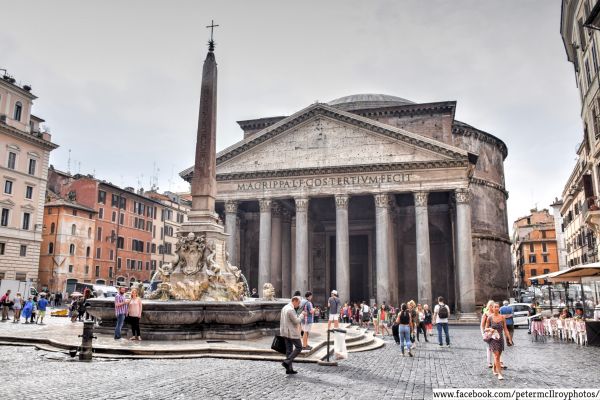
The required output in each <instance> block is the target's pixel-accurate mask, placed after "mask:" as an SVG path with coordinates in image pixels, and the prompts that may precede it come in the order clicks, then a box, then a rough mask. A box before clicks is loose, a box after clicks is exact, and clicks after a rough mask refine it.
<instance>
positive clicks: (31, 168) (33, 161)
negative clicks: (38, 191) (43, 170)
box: [28, 158, 37, 175]
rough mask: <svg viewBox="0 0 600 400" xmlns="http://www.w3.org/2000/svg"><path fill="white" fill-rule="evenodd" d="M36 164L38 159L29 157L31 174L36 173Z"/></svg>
mask: <svg viewBox="0 0 600 400" xmlns="http://www.w3.org/2000/svg"><path fill="white" fill-rule="evenodd" d="M36 164H37V161H36V160H34V159H33V158H30V159H29V170H28V173H29V175H35V165H36Z"/></svg>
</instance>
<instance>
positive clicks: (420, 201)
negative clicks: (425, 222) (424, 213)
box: [413, 192, 429, 207]
mask: <svg viewBox="0 0 600 400" xmlns="http://www.w3.org/2000/svg"><path fill="white" fill-rule="evenodd" d="M413 194H414V196H415V207H427V198H428V197H429V192H414V193H413Z"/></svg>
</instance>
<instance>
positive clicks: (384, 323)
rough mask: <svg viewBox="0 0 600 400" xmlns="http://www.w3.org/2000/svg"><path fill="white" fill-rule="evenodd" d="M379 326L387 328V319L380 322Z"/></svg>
mask: <svg viewBox="0 0 600 400" xmlns="http://www.w3.org/2000/svg"><path fill="white" fill-rule="evenodd" d="M379 326H387V321H386V320H385V319H384V320H383V321H379Z"/></svg>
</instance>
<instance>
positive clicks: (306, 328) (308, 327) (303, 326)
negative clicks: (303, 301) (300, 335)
mask: <svg viewBox="0 0 600 400" xmlns="http://www.w3.org/2000/svg"><path fill="white" fill-rule="evenodd" d="M312 325H313V324H300V327H301V329H302V330H303V331H304V332H306V333H310V330H311V329H312Z"/></svg>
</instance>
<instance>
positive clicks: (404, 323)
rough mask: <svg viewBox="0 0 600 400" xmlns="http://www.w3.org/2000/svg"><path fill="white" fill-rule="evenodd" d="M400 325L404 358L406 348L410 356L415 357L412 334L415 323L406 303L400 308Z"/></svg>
mask: <svg viewBox="0 0 600 400" xmlns="http://www.w3.org/2000/svg"><path fill="white" fill-rule="evenodd" d="M396 324H398V335H399V336H400V347H401V348H402V356H404V347H405V346H406V349H407V350H408V355H409V356H410V357H412V356H413V354H412V351H411V342H410V333H411V332H412V329H413V321H412V317H411V316H410V311H408V307H407V306H406V304H405V303H402V305H401V306H400V313H399V314H398V317H397V318H396Z"/></svg>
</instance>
